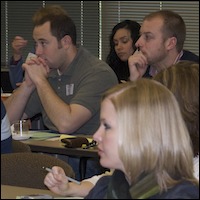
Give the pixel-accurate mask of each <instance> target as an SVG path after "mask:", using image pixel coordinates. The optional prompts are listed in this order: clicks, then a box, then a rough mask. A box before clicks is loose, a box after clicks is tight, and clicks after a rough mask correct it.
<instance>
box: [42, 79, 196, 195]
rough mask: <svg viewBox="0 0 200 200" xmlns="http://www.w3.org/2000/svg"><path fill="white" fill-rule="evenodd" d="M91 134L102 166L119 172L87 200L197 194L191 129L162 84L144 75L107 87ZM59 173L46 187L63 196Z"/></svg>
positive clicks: (103, 181)
mask: <svg viewBox="0 0 200 200" xmlns="http://www.w3.org/2000/svg"><path fill="white" fill-rule="evenodd" d="M93 138H94V140H96V141H97V142H98V153H99V156H100V163H101V165H102V166H104V167H106V168H110V169H115V171H114V173H113V175H111V176H103V177H102V178H100V179H99V181H98V182H97V183H96V185H95V187H94V188H93V189H92V190H91V191H90V193H89V194H88V195H87V196H86V197H85V198H86V199H94V198H107V199H111V198H119V199H126V198H134V199H138V198H146V199H150V198H152V199H155V198H163V199H175V198H199V185H198V181H197V179H196V178H195V177H194V175H193V151H192V148H191V144H190V136H189V133H188V130H187V127H186V126H185V123H184V120H183V118H182V115H181V112H180V109H179V106H178V103H177V101H176V98H175V97H174V95H173V94H172V93H171V92H170V91H169V90H168V89H167V88H166V87H165V86H163V85H161V84H160V83H158V82H156V81H153V80H150V79H143V78H142V79H140V80H138V81H135V82H127V83H124V84H118V85H117V86H115V87H113V88H112V89H110V90H108V91H107V92H106V93H105V95H104V96H103V99H102V103H101V112H100V127H99V129H98V130H97V132H96V133H95V134H94V136H93ZM54 169H55V168H54ZM58 171H59V170H58ZM58 171H57V172H58ZM59 172H60V173H51V176H49V179H48V181H47V180H46V185H47V186H48V187H49V188H50V189H51V190H52V191H54V192H55V191H56V192H57V193H58V194H64V190H65V189H66V179H64V177H63V175H64V173H63V172H62V170H60V171H59Z"/></svg>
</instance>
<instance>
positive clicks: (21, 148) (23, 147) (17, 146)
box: [12, 140, 31, 153]
mask: <svg viewBox="0 0 200 200" xmlns="http://www.w3.org/2000/svg"><path fill="white" fill-rule="evenodd" d="M12 150H13V153H18V152H31V148H30V146H29V145H28V144H25V143H23V142H20V141H18V140H12Z"/></svg>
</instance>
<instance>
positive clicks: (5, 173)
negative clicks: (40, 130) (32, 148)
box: [1, 152, 75, 189]
mask: <svg viewBox="0 0 200 200" xmlns="http://www.w3.org/2000/svg"><path fill="white" fill-rule="evenodd" d="M53 166H60V167H62V168H63V169H64V171H65V173H66V175H67V176H69V177H72V178H74V177H75V174H74V171H73V170H72V168H71V166H70V165H69V164H68V163H66V162H65V161H63V160H60V159H58V158H56V157H54V156H51V155H48V154H40V153H31V152H23V153H22V152H20V153H10V154H2V155H1V184H3V185H12V186H20V187H29V188H38V189H47V187H46V186H45V185H44V178H45V176H46V174H47V171H46V170H44V169H43V167H49V168H52V167H53Z"/></svg>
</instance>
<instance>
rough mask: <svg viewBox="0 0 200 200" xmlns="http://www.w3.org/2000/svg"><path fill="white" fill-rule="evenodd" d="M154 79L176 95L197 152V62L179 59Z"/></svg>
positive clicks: (196, 152) (195, 153) (195, 152)
mask: <svg viewBox="0 0 200 200" xmlns="http://www.w3.org/2000/svg"><path fill="white" fill-rule="evenodd" d="M154 80H156V81H159V82H160V83H162V84H163V85H165V86H166V87H167V88H168V89H169V90H170V91H171V92H172V93H173V94H174V95H175V97H176V99H177V101H178V103H179V106H180V110H181V113H182V115H183V119H184V120H185V123H186V126H187V128H188V131H189V133H190V137H191V139H192V144H193V151H194V155H197V154H198V153H199V64H198V63H195V62H192V61H181V62H179V63H176V64H175V65H172V66H171V67H169V68H167V69H165V70H163V71H161V72H160V73H158V74H157V75H156V76H155V77H154Z"/></svg>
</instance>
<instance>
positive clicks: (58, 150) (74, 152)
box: [22, 139, 99, 158]
mask: <svg viewBox="0 0 200 200" xmlns="http://www.w3.org/2000/svg"><path fill="white" fill-rule="evenodd" d="M22 142H24V143H26V144H28V145H29V146H30V148H31V151H33V152H43V153H51V154H61V155H66V156H78V157H90V158H91V157H92V158H95V157H99V155H98V151H97V148H90V149H82V148H66V147H65V146H64V145H65V144H64V143H62V142H61V141H59V140H55V141H49V140H42V141H41V140H31V139H29V140H24V141H22Z"/></svg>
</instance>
